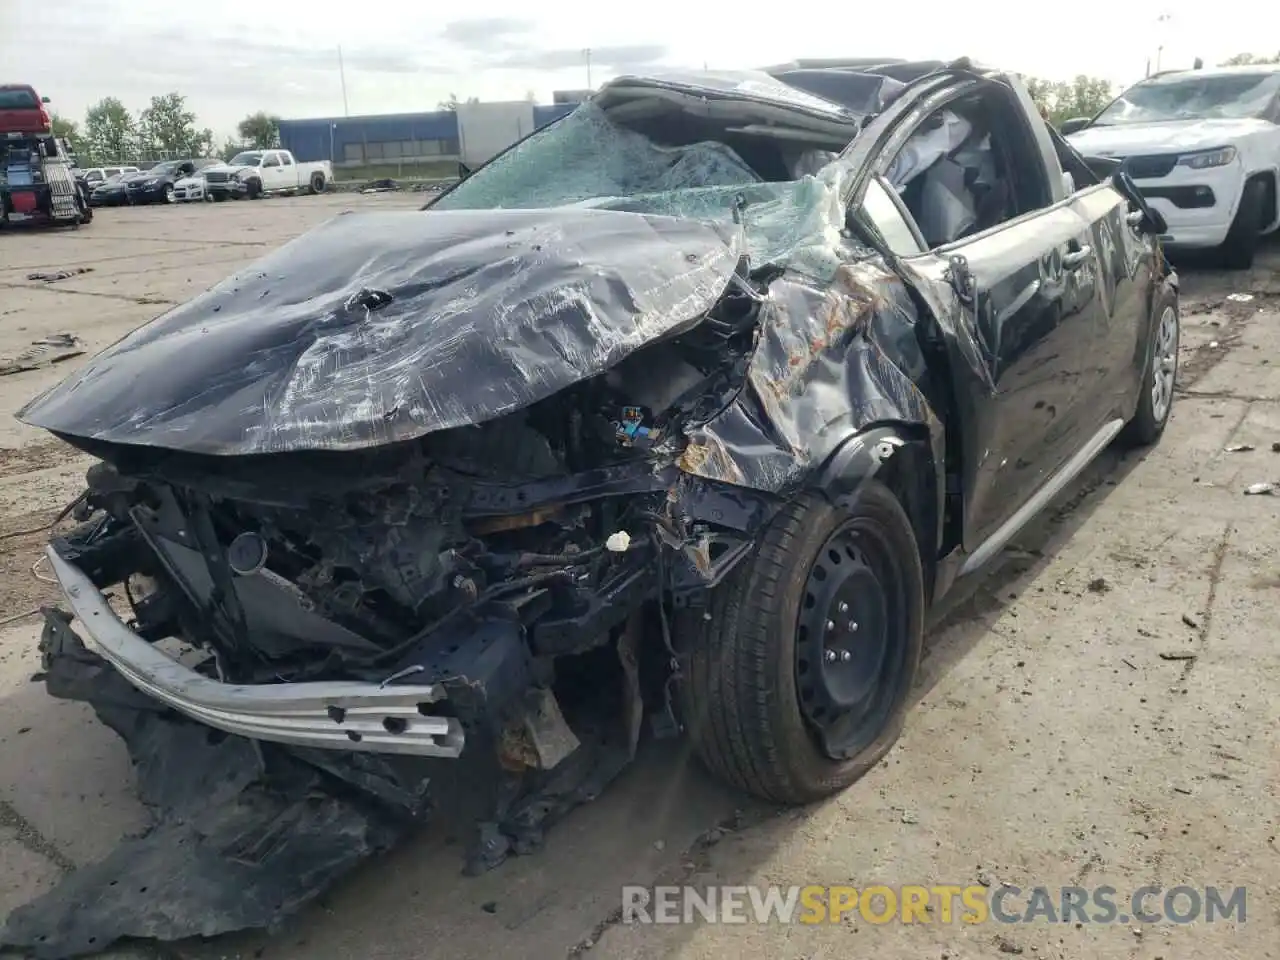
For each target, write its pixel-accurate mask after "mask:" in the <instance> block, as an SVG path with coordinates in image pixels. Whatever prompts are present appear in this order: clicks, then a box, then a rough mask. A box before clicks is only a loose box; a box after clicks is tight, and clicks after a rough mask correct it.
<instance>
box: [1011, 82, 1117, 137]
mask: <svg viewBox="0 0 1280 960" xmlns="http://www.w3.org/2000/svg"><path fill="white" fill-rule="evenodd" d="M1025 82H1026V85H1027V92H1028V93H1030V94H1031V99H1032V100H1034V101H1035V102H1036V106H1038V107H1040V109H1041V111H1042V112H1043V113H1045V114H1046V115H1047V117H1048V120H1049V122H1050V123H1051V124H1053V125H1054V126H1055V127H1056V126H1059V125H1060V124H1061V123H1062V121H1064V120H1070V119H1071V118H1072V117H1092V116H1094V115H1096V114H1097V113H1098V112H1099V111H1101V110H1102V108H1103V107H1105V106H1106V105H1107V104H1108V103H1110V102H1111V101H1112V99H1114V97H1115V93H1114V92H1113V90H1112V87H1111V81H1110V80H1105V79H1103V78H1102V77H1090V76H1086V75H1085V74H1080V75H1078V76H1077V77H1076V78H1075V79H1074V80H1057V81H1054V80H1044V79H1042V78H1040V77H1028V78H1027V79H1026V81H1025Z"/></svg>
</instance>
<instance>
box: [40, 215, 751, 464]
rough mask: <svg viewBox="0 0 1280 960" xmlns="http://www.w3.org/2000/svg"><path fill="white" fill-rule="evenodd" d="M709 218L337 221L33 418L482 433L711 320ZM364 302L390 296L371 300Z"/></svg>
mask: <svg viewBox="0 0 1280 960" xmlns="http://www.w3.org/2000/svg"><path fill="white" fill-rule="evenodd" d="M737 262H738V241H737V239H736V236H735V235H734V234H733V233H731V232H729V231H727V230H724V229H721V228H719V227H717V226H716V225H713V224H708V223H701V222H696V221H692V220H677V219H673V218H669V217H655V216H646V215H635V214H624V213H615V212H612V211H606V210H581V209H572V208H562V209H556V210H530V211H480V212H476V211H466V212H461V213H447V212H438V213H435V212H433V213H432V214H431V215H423V214H422V213H419V212H389V213H369V214H359V215H347V216H340V217H338V218H336V219H334V220H332V221H330V222H329V223H327V224H324V225H322V226H321V227H319V228H318V229H316V230H314V231H312V232H310V233H308V234H305V235H304V236H302V237H300V238H299V239H297V240H295V241H293V242H291V243H289V244H287V245H286V246H284V247H282V248H281V249H279V250H277V251H275V252H274V253H272V254H270V255H268V256H267V257H265V258H263V259H262V260H260V261H258V262H257V263H256V264H255V265H253V266H252V267H249V268H247V269H246V270H243V271H241V272H240V273H238V274H236V275H234V276H233V277H231V278H230V279H228V280H225V281H223V282H222V283H220V284H218V285H217V286H215V287H213V288H212V289H211V290H209V291H207V292H206V293H204V294H202V295H200V296H199V297H197V298H196V299H194V300H192V301H190V302H189V303H186V304H184V305H182V306H180V307H177V308H175V309H174V310H171V311H169V312H168V313H166V314H164V315H163V316H161V317H159V318H157V319H156V320H154V321H152V322H151V323H149V324H147V325H146V326H145V327H142V328H140V329H138V330H136V331H134V332H133V333H132V334H130V335H129V336H127V337H125V338H124V339H123V340H121V341H119V342H118V343H116V344H115V345H114V346H112V347H110V348H108V349H107V350H106V351H104V352H103V353H101V354H99V355H98V356H97V357H95V358H94V359H93V360H92V361H90V362H89V363H88V364H87V365H86V366H85V367H84V369H83V370H81V371H80V372H79V373H78V374H77V375H76V376H73V377H71V378H69V379H67V380H65V381H64V382H63V383H61V384H59V385H58V386H56V387H54V388H53V389H52V390H50V391H48V392H47V393H45V394H43V395H42V396H40V397H38V398H37V399H36V400H34V401H32V402H31V403H30V404H28V405H27V406H26V407H24V408H23V410H21V411H20V412H19V414H18V416H19V418H20V419H21V420H23V421H24V422H26V423H28V424H31V425H32V426H37V427H43V428H44V429H47V430H51V431H53V432H55V433H61V434H66V435H70V436H74V437H83V438H88V439H96V440H106V441H115V442H119V443H124V444H146V445H149V446H155V447H165V448H169V449H174V450H184V451H188V452H199V453H211V454H222V455H226V454H253V453H271V452H281V451H289V450H308V449H309V450H317V449H329V450H342V449H357V448H363V447H370V446H376V445H381V444H389V443H395V442H398V441H402V440H408V439H412V438H414V437H418V436H421V435H423V434H426V433H429V432H432V431H436V430H444V429H447V428H449V427H455V426H461V425H464V424H475V423H480V422H483V421H485V420H488V419H491V418H494V417H497V416H500V415H502V414H503V413H507V412H509V411H512V410H516V409H519V408H521V407H525V406H528V405H529V404H531V403H534V402H536V401H537V400H540V399H543V398H545V397H547V396H550V395H551V394H553V393H556V392H558V391H560V390H563V389H565V388H566V387H569V386H572V385H573V384H575V383H577V382H579V381H581V380H584V379H586V378H588V377H591V376H594V375H596V374H599V373H602V372H604V371H605V370H607V369H608V368H610V367H612V366H613V365H615V364H616V363H618V362H619V361H620V360H622V359H623V358H624V357H626V356H627V355H628V354H630V353H631V352H633V351H634V350H636V349H637V348H639V347H641V346H643V345H644V344H646V343H649V342H650V341H652V340H655V339H657V338H659V337H662V336H666V335H669V334H672V333H675V332H678V331H679V330H680V329H681V327H682V326H684V325H686V324H688V323H690V322H692V321H696V319H697V318H699V317H700V315H701V314H702V313H704V312H705V311H706V310H707V309H708V308H710V307H711V306H712V305H713V304H714V303H715V302H716V300H717V299H718V298H719V296H720V294H721V293H722V292H723V290H724V289H725V287H726V285H727V284H728V282H729V277H730V275H731V274H732V273H733V270H734V268H735V267H736V266H737ZM365 291H381V292H384V293H385V294H388V295H389V298H390V299H389V301H387V302H384V303H381V304H379V305H378V306H377V307H376V308H373V307H370V306H367V305H365V302H364V300H363V299H362V294H363V293H364V292H365Z"/></svg>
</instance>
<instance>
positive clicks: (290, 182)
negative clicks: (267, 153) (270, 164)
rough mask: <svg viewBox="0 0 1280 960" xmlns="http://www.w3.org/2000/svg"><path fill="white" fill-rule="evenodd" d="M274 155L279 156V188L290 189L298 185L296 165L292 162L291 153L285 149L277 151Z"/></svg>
mask: <svg viewBox="0 0 1280 960" xmlns="http://www.w3.org/2000/svg"><path fill="white" fill-rule="evenodd" d="M276 156H278V157H279V158H280V181H279V182H280V189H281V190H292V189H294V188H295V187H297V186H298V167H297V164H295V163H294V162H293V156H292V154H290V153H288V152H287V151H285V150H281V151H279V152H278V153H277V154H276Z"/></svg>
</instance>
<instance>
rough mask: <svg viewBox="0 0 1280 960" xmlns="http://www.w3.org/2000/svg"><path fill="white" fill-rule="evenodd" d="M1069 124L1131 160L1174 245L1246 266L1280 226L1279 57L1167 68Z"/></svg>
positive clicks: (1080, 143) (1079, 138)
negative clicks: (1210, 251) (1213, 251)
mask: <svg viewBox="0 0 1280 960" xmlns="http://www.w3.org/2000/svg"><path fill="white" fill-rule="evenodd" d="M1063 133H1065V134H1067V135H1068V139H1069V140H1070V141H1071V143H1072V145H1073V146H1075V148H1076V149H1077V150H1080V151H1081V152H1083V153H1086V154H1090V155H1095V156H1102V157H1110V158H1113V159H1115V160H1118V161H1121V162H1122V163H1123V164H1124V169H1125V170H1126V171H1128V173H1129V174H1130V176H1132V177H1133V179H1134V181H1135V182H1136V183H1137V184H1138V188H1139V189H1140V190H1141V191H1142V193H1143V195H1144V196H1145V197H1146V198H1147V199H1148V201H1149V202H1150V203H1151V205H1152V206H1153V207H1154V208H1156V209H1157V210H1159V211H1160V212H1161V214H1163V216H1164V218H1165V220H1166V221H1168V224H1169V234H1168V236H1166V237H1165V238H1164V240H1165V242H1166V243H1167V244H1169V245H1170V246H1177V247H1188V248H1217V249H1218V250H1219V251H1220V253H1221V256H1222V259H1223V260H1224V262H1225V264H1226V265H1227V266H1230V267H1236V268H1247V267H1249V266H1250V265H1251V264H1252V263H1253V257H1254V251H1255V250H1256V249H1257V246H1258V240H1259V238H1260V237H1262V236H1264V235H1265V234H1268V233H1271V232H1273V231H1275V230H1276V229H1278V228H1280V204H1277V202H1276V197H1277V183H1278V182H1280V65H1264V66H1247V67H1220V68H1218V69H1215V70H1180V71H1174V72H1169V73H1161V74H1158V75H1156V76H1154V77H1151V78H1150V79H1148V80H1143V81H1141V82H1140V83H1136V84H1134V85H1133V86H1132V87H1130V88H1129V89H1128V90H1126V91H1124V93H1122V94H1120V96H1119V97H1117V98H1116V99H1115V100H1113V101H1112V102H1111V103H1110V104H1109V105H1108V106H1107V107H1106V109H1104V110H1103V111H1102V112H1101V113H1099V114H1098V115H1097V116H1096V117H1093V118H1088V117H1077V118H1074V119H1072V120H1068V121H1067V122H1066V123H1064V124H1063Z"/></svg>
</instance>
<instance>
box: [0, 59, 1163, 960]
mask: <svg viewBox="0 0 1280 960" xmlns="http://www.w3.org/2000/svg"><path fill="white" fill-rule="evenodd" d="M890 74H892V75H890ZM1162 231H1163V225H1162V224H1161V223H1160V219H1159V214H1158V213H1155V212H1153V211H1151V210H1150V209H1149V208H1148V207H1147V206H1146V205H1145V204H1144V202H1143V200H1142V198H1141V196H1140V195H1139V194H1138V193H1137V191H1136V190H1135V189H1133V185H1132V183H1131V182H1130V181H1128V180H1127V179H1126V178H1125V177H1124V175H1122V174H1119V175H1116V176H1115V178H1114V179H1108V171H1107V168H1106V163H1105V161H1101V160H1098V161H1094V160H1085V159H1084V158H1082V157H1080V156H1079V155H1078V154H1077V153H1076V152H1075V151H1074V150H1072V149H1071V148H1070V147H1069V146H1068V145H1066V144H1065V143H1064V142H1063V141H1062V140H1061V139H1060V138H1059V137H1058V136H1057V135H1056V134H1055V133H1054V132H1053V131H1052V130H1050V129H1049V128H1048V127H1047V126H1046V125H1045V124H1044V123H1043V122H1042V120H1041V119H1040V117H1039V115H1038V113H1037V111H1036V109H1035V107H1034V106H1033V104H1032V102H1031V100H1030V98H1029V96H1028V94H1027V92H1026V90H1025V88H1024V87H1023V85H1022V84H1021V82H1020V81H1019V80H1018V79H1017V78H1015V77H1010V76H1006V75H1003V74H1001V73H998V72H994V71H987V70H984V69H979V68H976V67H974V66H973V65H971V64H969V63H967V62H959V63H954V64H949V65H937V64H934V65H921V66H919V68H918V69H915V70H914V71H913V70H912V69H911V67H910V65H904V64H896V65H894V68H893V69H892V70H888V69H885V70H881V69H879V68H875V67H867V66H865V65H864V66H862V67H861V68H857V69H843V70H842V69H835V68H826V69H820V70H807V69H801V68H795V69H780V70H777V71H775V72H774V73H773V74H767V73H740V74H717V73H707V74H699V75H697V76H696V77H695V76H691V77H682V76H665V77H658V78H636V77H627V78H622V79H618V80H615V81H612V82H611V83H609V84H607V85H606V86H605V87H604V88H603V89H602V90H601V91H600V92H599V93H598V94H597V95H596V96H595V97H594V98H592V100H591V101H589V102H587V103H584V104H583V105H582V106H580V107H579V108H578V109H577V110H575V111H574V112H573V113H572V114H570V115H569V116H568V117H566V118H564V119H563V120H560V121H558V122H556V123H554V124H552V125H551V126H548V127H546V128H543V129H542V130H540V131H538V132H536V133H534V134H533V135H532V136H530V137H528V138H527V139H525V140H523V141H522V142H520V143H518V144H516V145H515V146H514V147H512V148H511V149H509V150H508V151H507V152H505V153H503V154H501V155H499V156H498V157H496V158H495V159H494V160H492V161H491V162H489V163H488V164H486V165H485V166H484V167H482V168H480V169H479V170H477V171H475V172H474V173H473V174H472V175H471V176H470V177H468V178H467V179H466V180H464V181H462V182H461V183H459V184H458V185H457V186H455V187H454V188H453V189H452V190H450V191H448V192H446V193H444V194H442V195H440V196H439V197H437V198H435V199H434V200H433V201H432V202H431V203H430V204H429V205H428V206H427V207H426V208H425V209H424V210H423V211H419V212H372V213H350V214H346V215H342V216H339V217H337V218H335V219H334V220H332V221H331V222H329V223H327V224H325V225H323V226H321V227H319V228H318V229H316V230H314V231H312V232H310V233H308V234H306V235H304V236H302V237H301V238H299V239H297V240H295V241H293V242H292V243H289V244H287V245H286V246H284V247H282V248H281V249H279V250H277V251H276V252H274V253H272V254H270V255H269V256H267V257H266V258H264V259H263V260H261V261H260V262H258V263H257V264H255V265H254V266H252V267H250V268H248V269H245V270H243V271H241V272H240V273H238V274H236V275H235V276H233V277H231V278H230V279H228V280H226V281H224V282H222V283H221V284H219V285H217V286H215V287H214V288H212V289H211V290H209V291H208V292H206V293H204V294H202V295H201V296H199V297H197V298H196V299H194V300H192V301H191V302H189V303H187V304H185V305H183V306H179V307H177V308H175V309H173V310H171V311H170V312H168V313H166V314H164V315H163V316H161V317H159V318H158V319H156V320H154V321H153V322H151V323H150V324H148V325H146V326H144V327H142V328H140V329H138V330H136V331H135V332H133V333H132V334H130V335H129V336H127V337H125V338H124V339H123V340H121V341H120V342H119V343H117V344H115V345H114V346H112V347H110V348H109V349H108V350H106V351H105V352H104V353H102V354H101V355H99V356H98V357H97V358H95V359H94V360H93V361H91V362H90V363H89V364H88V365H86V366H85V367H84V368H83V369H82V370H81V371H80V372H78V373H77V374H75V375H74V376H72V377H71V378H69V379H68V380H67V381H65V382H63V383H62V384H60V385H59V386H57V387H55V388H53V389H52V390H50V391H48V392H47V393H45V394H44V395H42V396H40V397H39V398H37V399H36V400H34V401H32V402H31V403H30V404H29V405H28V406H27V407H26V408H25V409H24V410H22V411H21V413H20V416H21V418H22V419H23V420H24V421H25V422H27V423H29V424H33V425H36V426H39V427H42V428H44V429H47V430H49V431H51V432H52V433H54V434H56V435H57V436H59V437H61V438H63V439H64V440H66V441H67V442H69V443H71V444H73V445H75V446H77V447H79V448H80V449H82V450H85V451H87V452H89V453H91V454H93V455H94V456H95V457H97V458H98V459H99V461H100V462H98V463H97V464H96V465H95V466H94V467H93V468H92V469H91V470H90V472H89V476H88V489H87V491H86V492H85V494H84V496H83V499H82V502H81V503H80V504H79V505H78V507H77V509H78V515H79V519H80V520H81V525H80V526H78V527H77V528H75V529H74V530H73V531H72V532H70V533H68V534H66V535H64V536H59V537H57V538H55V539H54V541H53V543H52V544H51V545H50V547H49V549H48V560H49V563H50V564H51V566H52V569H53V572H54V573H55V574H56V576H57V578H58V580H59V581H60V583H61V584H62V587H63V590H64V592H65V594H66V598H67V603H68V606H69V610H66V611H63V610H58V609H52V608H51V609H49V610H47V611H46V614H45V616H46V627H45V630H44V635H43V638H42V640H41V644H42V650H43V655H44V663H45V670H46V683H47V685H48V688H49V691H50V692H51V693H52V694H53V695H54V696H60V697H70V698H75V699H81V700H86V701H88V702H89V703H91V704H93V705H94V707H95V709H96V710H97V712H98V715H99V716H100V717H101V718H102V719H103V720H104V721H105V722H107V723H109V724H111V726H112V727H113V728H114V729H116V730H117V731H118V732H120V734H121V735H122V736H123V737H124V738H125V739H126V740H127V741H128V743H129V745H130V749H131V751H132V754H133V756H134V759H135V763H136V765H137V770H138V777H139V783H140V789H141V790H142V792H143V795H144V797H145V798H146V799H147V800H148V802H149V803H151V804H152V806H153V807H154V809H155V811H156V817H157V826H156V828H155V829H154V830H153V832H152V833H151V834H149V835H148V836H147V837H144V838H140V839H138V840H135V841H130V842H129V843H126V844H125V845H124V846H122V847H121V848H120V849H119V850H117V851H116V852H115V853H114V854H113V855H112V856H111V857H109V858H108V859H107V860H106V861H104V862H103V863H100V864H97V865H94V866H92V867H88V868H85V869H84V870H81V871H79V872H78V873H77V874H75V875H73V876H72V877H71V878H70V879H69V880H68V881H67V882H66V883H65V884H64V885H63V887H62V888H59V889H58V890H55V891H53V892H51V893H50V894H48V895H46V897H45V898H43V899H42V900H40V901H37V902H35V903H34V904H31V905H29V906H28V907H26V908H23V909H22V910H19V911H17V912H16V913H15V914H14V916H13V917H12V918H11V920H10V923H9V925H8V927H7V928H6V931H5V938H6V940H7V941H8V942H12V943H19V944H22V945H24V946H27V947H32V948H34V949H35V950H36V952H37V953H38V954H40V955H42V956H55V955H56V956H63V955H68V954H72V953H76V952H85V951H89V950H93V949H97V948H100V947H101V946H105V944H106V943H107V942H110V941H111V940H113V939H115V938H118V937H121V936H154V937H177V936H187V935H191V934H195V933H199V934H212V933H218V932H221V931H224V930H228V929H233V928H235V927H239V926H245V925H251V924H270V923H273V922H274V921H275V920H277V919H279V917H280V916H282V915H283V914H284V913H287V912H288V911H289V910H291V909H293V908H295V907H296V906H297V905H298V904H300V903H301V902H303V901H305V900H306V899H307V898H308V897H309V896H312V895H314V893H316V892H317V891H318V890H319V888H320V887H322V886H323V885H324V884H325V883H327V882H328V881H329V880H330V879H332V878H333V877H334V876H336V875H337V874H338V873H340V872H341V871H342V870H344V869H346V868H347V867H349V866H350V865H351V864H353V863H354V862H356V861H358V860H359V859H360V858H361V857H362V856H365V855H367V854H368V853H370V852H372V851H374V850H377V849H381V848H382V847H385V846H386V845H387V844H389V843H391V842H393V841H394V839H395V838H396V837H397V836H398V835H399V834H400V833H401V832H402V831H403V830H404V829H406V827H407V825H410V824H412V823H414V822H416V821H417V820H419V819H420V818H422V817H423V816H424V815H426V813H427V812H428V811H429V810H430V809H431V804H432V802H433V801H434V802H437V803H444V804H448V803H449V802H450V798H452V797H456V796H462V795H466V796H468V797H471V798H473V799H470V800H468V802H467V806H468V807H469V809H471V810H473V811H477V813H478V815H477V816H476V820H477V826H476V831H475V835H474V837H473V838H472V844H471V847H470V851H469V863H470V865H471V867H472V869H476V870H479V869H484V868H486V867H488V866H492V865H493V864H495V863H497V862H499V861H500V860H501V859H502V858H503V857H504V856H506V855H507V854H509V853H511V852H524V851H526V850H529V849H531V848H533V847H535V846H536V845H537V843H538V841H539V838H540V831H541V830H542V828H543V827H545V825H546V824H547V823H548V822H550V821H551V820H553V819H554V818H555V817H556V816H558V815H559V814H561V813H563V812H564V811H565V810H567V809H569V808H570V807H572V806H573V805H574V804H575V803H580V802H582V801H584V800H586V799H589V798H590V797H591V796H593V795H595V794H596V793H598V792H599V790H601V789H603V787H604V786H605V784H607V782H608V781H609V779H610V778H611V777H613V776H614V775H615V774H616V773H617V772H618V771H619V770H621V769H622V768H623V767H624V766H625V765H626V763H627V762H628V760H629V759H630V758H631V757H632V756H633V755H634V752H635V750H636V745H637V742H638V741H639V739H640V738H641V737H642V736H643V735H644V734H645V732H646V730H647V731H649V732H650V733H651V734H656V735H667V734H677V733H680V732H682V731H683V732H685V733H687V735H688V736H689V737H690V738H691V739H692V742H693V744H694V745H695V747H696V750H697V752H698V754H699V755H700V756H701V757H702V758H703V760H704V761H705V762H706V764H707V766H709V767H710V768H711V769H712V770H713V771H715V772H716V773H717V774H719V775H720V776H722V777H724V778H725V779H726V780H728V781H730V782H731V783H734V784H737V785H738V786H740V787H742V788H744V789H746V790H748V791H751V792H752V793H755V794H757V795H759V796H761V797H764V798H768V799H770V800H775V801H781V802H784V803H804V802H806V801H811V800H814V799H817V798H821V797H824V796H828V795H830V794H832V793H833V792H836V791H838V790H840V789H842V788H843V787H845V786H847V785H848V784H850V783H851V782H853V781H854V780H855V779H856V778H857V777H858V776H859V775H861V774H862V773H863V772H864V771H866V770H867V769H868V768H869V767H870V766H872V765H873V764H875V763H876V762H877V761H878V760H879V759H880V758H881V757H882V756H883V755H884V753H885V752H886V750H887V749H888V748H889V746H890V745H891V744H892V743H893V741H894V739H895V738H896V736H897V735H898V731H899V729H900V727H901V724H902V719H903V715H904V712H905V711H906V709H907V705H908V702H909V693H910V688H911V685H912V679H913V676H914V674H915V671H916V668H917V664H918V662H919V659H920V655H921V645H922V631H923V623H924V612H925V610H926V608H927V607H928V606H929V605H930V604H932V603H935V602H936V601H937V600H938V599H939V598H940V597H942V596H943V595H944V594H946V593H947V592H948V590H950V589H951V587H952V586H953V584H954V583H955V582H956V581H957V579H958V578H960V577H962V576H964V575H966V574H969V573H972V572H973V571H975V570H977V569H978V568H980V567H982V566H983V565H984V564H985V563H986V562H987V561H989V560H991V559H992V558H993V557H994V556H995V555H996V554H997V553H998V552H999V551H1000V550H1001V549H1002V547H1003V546H1004V545H1005V544H1006V543H1007V542H1008V541H1009V540H1010V538H1011V537H1012V536H1013V535H1014V534H1015V533H1016V532H1017V531H1018V530H1019V528H1021V527H1022V526H1023V524H1025V523H1026V522H1027V520H1028V519H1030V518H1031V517H1032V516H1033V515H1035V514H1036V513H1037V511H1039V510H1040V509H1041V508H1042V507H1044V506H1045V505H1046V504H1047V503H1048V502H1049V500H1050V499H1051V498H1052V497H1053V496H1054V495H1055V494H1056V493H1057V492H1059V491H1061V490H1062V489H1063V487H1064V486H1065V485H1066V484H1067V483H1068V482H1069V481H1070V480H1071V479H1072V478H1073V477H1074V476H1076V475H1077V474H1078V473H1079V472H1080V470H1081V469H1082V468H1083V467H1084V466H1085V465H1086V464H1087V463H1088V462H1089V461H1090V460H1091V459H1093V458H1094V457H1095V456H1096V455H1097V454H1098V453H1099V452H1100V451H1101V450H1102V449H1103V448H1104V447H1105V446H1106V445H1107V444H1108V443H1109V442H1110V441H1112V440H1113V439H1114V438H1116V437H1117V436H1119V435H1120V434H1122V433H1123V434H1125V436H1126V438H1127V439H1129V440H1132V441H1134V442H1137V443H1151V442H1153V441H1155V440H1156V439H1157V438H1158V436H1159V435H1160V433H1161V431H1162V430H1163V428H1164V425H1165V422H1166V420H1167V418H1168V416H1169V412H1170V407H1171V403H1172V398H1173V389H1172V388H1173V379H1174V373H1175V366H1176V363H1177V346H1178V329H1179V326H1178V302H1177V281H1176V277H1175V275H1174V274H1173V273H1171V272H1170V271H1169V270H1168V268H1167V267H1166V265H1165V262H1164V260H1163V258H1162V256H1161V251H1160V247H1159V243H1158V236H1159V234H1160V233H1161V232H1162ZM104 591H109V593H104ZM183 851H187V852H183ZM193 851H194V852H193ZM175 858H177V859H176V860H175ZM175 863H180V864H181V867H180V868H178V867H175ZM77 904H80V905H81V906H79V907H77ZM84 904H90V905H91V906H87V907H86V906H83V905H84ZM95 945H96V946H95Z"/></svg>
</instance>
